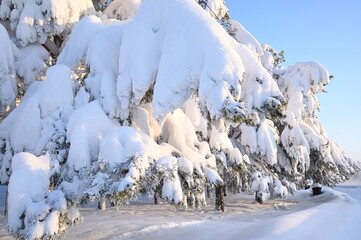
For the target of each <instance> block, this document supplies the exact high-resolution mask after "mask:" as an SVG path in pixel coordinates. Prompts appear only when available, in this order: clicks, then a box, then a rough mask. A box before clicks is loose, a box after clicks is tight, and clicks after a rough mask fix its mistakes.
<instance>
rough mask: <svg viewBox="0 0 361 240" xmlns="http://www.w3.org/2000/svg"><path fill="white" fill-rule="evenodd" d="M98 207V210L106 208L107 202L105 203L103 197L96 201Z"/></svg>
mask: <svg viewBox="0 0 361 240" xmlns="http://www.w3.org/2000/svg"><path fill="white" fill-rule="evenodd" d="M98 209H100V210H106V209H107V204H106V201H105V199H104V198H103V199H101V200H100V201H99V202H98Z"/></svg>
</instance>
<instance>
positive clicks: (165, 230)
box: [0, 186, 361, 240]
mask: <svg viewBox="0 0 361 240" xmlns="http://www.w3.org/2000/svg"><path fill="white" fill-rule="evenodd" d="M336 190H337V191H336ZM336 190H332V189H329V188H324V190H323V194H321V195H318V196H312V193H311V192H310V190H301V191H298V192H297V193H296V194H295V196H293V197H288V198H286V199H279V200H269V201H267V202H266V203H265V204H262V205H259V204H257V203H255V202H254V200H253V196H252V195H245V194H238V195H230V196H228V197H226V211H225V212H224V213H220V212H217V211H215V210H214V205H213V204H214V198H213V199H208V203H209V204H208V206H207V207H204V208H203V209H202V210H199V211H195V210H184V209H182V208H176V207H175V206H172V205H169V204H165V203H163V204H158V205H154V204H153V203H152V202H151V201H150V200H147V199H139V200H138V201H135V202H132V203H131V205H129V206H127V207H124V208H119V209H117V208H115V207H114V208H109V209H108V210H106V211H99V210H96V209H95V208H96V206H95V203H94V204H90V205H88V206H84V207H82V208H81V209H80V211H81V212H82V214H83V215H84V222H82V223H80V224H78V225H76V226H75V227H73V228H71V229H70V230H69V232H68V233H67V234H66V235H64V236H63V239H88V240H89V239H94V240H95V239H119V240H121V239H145V238H146V239H150V240H151V239H175V240H177V239H210V237H211V238H212V239H267V240H268V239H281V240H282V239H316V240H317V239H320V240H321V239H331V240H332V239H349V240H353V239H355V240H356V239H359V236H361V229H360V228H359V226H360V224H361V188H360V186H340V187H337V188H336ZM4 191H5V188H4V187H2V188H1V191H0V193H1V194H0V196H1V197H2V198H3V197H4V195H5V194H4ZM0 202H1V204H2V205H1V207H2V208H1V209H2V210H3V203H4V200H3V199H1V201H0ZM0 219H1V220H0V227H1V229H0V239H12V238H11V237H10V236H7V235H8V233H7V230H6V220H5V219H6V218H5V217H4V216H1V218H0ZM95 229H96V230H95Z"/></svg>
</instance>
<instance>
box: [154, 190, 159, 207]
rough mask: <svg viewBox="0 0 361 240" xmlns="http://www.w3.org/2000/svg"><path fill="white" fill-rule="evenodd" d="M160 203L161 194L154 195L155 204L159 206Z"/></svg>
mask: <svg viewBox="0 0 361 240" xmlns="http://www.w3.org/2000/svg"><path fill="white" fill-rule="evenodd" d="M159 203H160V197H159V193H157V192H156V193H154V204H159Z"/></svg>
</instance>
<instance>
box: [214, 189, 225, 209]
mask: <svg viewBox="0 0 361 240" xmlns="http://www.w3.org/2000/svg"><path fill="white" fill-rule="evenodd" d="M216 209H217V210H218V211H222V212H224V186H219V187H216Z"/></svg>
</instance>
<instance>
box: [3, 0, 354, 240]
mask: <svg viewBox="0 0 361 240" xmlns="http://www.w3.org/2000/svg"><path fill="white" fill-rule="evenodd" d="M13 2H14V1H2V3H1V17H2V18H3V19H5V20H6V21H7V22H9V23H10V24H11V27H10V28H11V29H12V30H13V31H16V32H17V33H16V38H15V39H17V40H16V44H18V45H15V44H14V43H12V42H11V40H10V38H9V36H8V34H7V32H10V33H11V32H12V31H11V30H10V28H9V27H5V28H4V27H2V26H0V34H1V35H0V41H1V43H4V44H1V45H0V48H1V50H3V51H2V52H1V53H2V55H0V63H1V65H0V66H5V67H3V68H2V69H0V74H1V75H0V77H1V78H0V83H4V84H3V85H1V84H0V94H1V95H0V100H1V104H0V106H1V111H2V112H4V111H5V112H6V109H8V108H15V110H13V111H12V112H11V113H10V114H9V115H8V116H7V117H6V118H5V119H4V120H3V121H2V122H1V123H0V149H1V151H0V166H1V171H0V177H1V182H2V183H8V182H9V179H10V183H11V181H12V179H14V178H17V177H16V176H18V175H16V173H15V171H14V170H15V169H16V168H15V169H14V167H13V164H14V160H13V159H15V158H13V157H14V156H17V155H16V154H23V153H22V152H27V153H26V154H25V155H24V156H25V157H24V161H37V160H36V159H37V157H39V156H42V155H44V154H48V155H47V156H48V157H49V158H50V159H49V163H48V167H49V168H50V169H51V171H48V172H47V174H48V176H47V180H44V179H45V177H44V178H42V179H43V180H44V181H43V180H42V183H44V182H45V185H46V184H48V185H49V184H50V185H51V186H52V187H53V189H54V190H55V191H54V192H57V193H59V194H51V193H49V194H45V192H46V186H45V185H42V187H41V194H40V195H39V196H40V197H39V198H37V199H36V201H35V202H37V203H39V204H42V205H44V206H48V207H49V206H50V208H51V209H53V210H54V211H60V210H59V209H58V208H54V206H52V205H51V204H52V203H48V202H47V200H46V198H47V197H48V198H49V196H50V195H54V196H55V195H56V196H57V197H56V199H57V201H63V200H64V201H66V208H71V207H73V206H74V205H77V204H81V203H83V202H85V201H88V200H97V201H102V202H104V201H105V200H108V201H110V202H112V203H114V204H127V203H128V202H129V201H130V200H132V199H134V198H136V197H137V196H138V195H139V194H145V195H148V196H154V195H158V196H160V197H161V198H162V199H163V200H166V201H168V202H171V203H174V204H177V205H182V206H187V207H190V208H200V207H201V206H203V205H204V204H205V203H206V201H205V192H206V189H207V187H208V188H215V187H223V186H224V185H226V186H227V188H228V190H229V189H231V190H232V192H237V191H238V189H240V188H242V189H243V190H246V191H249V192H252V193H254V194H255V197H256V199H257V200H258V201H259V202H263V201H265V200H266V199H267V198H270V197H283V196H285V195H286V194H287V193H288V192H290V193H292V192H294V191H295V188H296V187H295V186H296V185H297V187H301V186H303V184H304V182H305V180H306V179H308V178H311V179H313V180H315V181H319V182H321V183H323V184H326V185H334V184H336V183H338V182H340V181H344V180H346V179H347V178H349V177H350V176H351V175H352V174H353V173H355V172H356V171H357V170H358V167H357V166H356V164H355V163H354V162H353V161H352V160H351V159H349V158H347V157H346V156H345V154H344V153H343V152H342V150H341V149H340V148H339V147H338V146H337V145H336V144H335V143H333V142H332V141H331V140H329V139H328V137H327V135H326V133H325V131H324V129H323V128H322V125H321V124H320V122H319V121H318V119H317V111H318V108H319V105H318V102H317V98H316V97H315V94H316V93H318V92H322V91H323V85H324V84H327V83H328V79H329V75H328V73H327V71H326V70H325V69H324V68H323V67H322V66H321V65H320V64H318V63H298V64H295V65H293V66H290V67H289V68H287V69H284V68H283V67H282V63H283V62H284V57H283V52H279V53H278V52H277V51H275V50H274V49H273V48H272V47H270V46H268V45H263V46H262V45H260V44H259V43H258V41H257V40H256V39H255V38H254V37H253V36H252V35H251V34H250V33H249V32H248V31H247V30H246V29H244V28H243V26H242V25H241V24H240V23H237V22H235V21H228V19H227V18H228V15H227V12H228V10H227V8H226V7H225V3H224V1H221V0H215V1H193V0H182V1H181V0H158V1H150V0H148V1H135V0H128V1H125V0H123V1H112V2H111V3H110V2H108V1H93V2H95V4H97V7H96V8H97V9H98V10H102V9H104V8H102V7H101V4H103V5H102V6H107V7H106V8H105V9H104V10H103V11H104V12H100V11H99V12H97V15H98V16H95V15H91V16H85V15H88V14H90V13H95V11H94V7H93V5H92V4H91V2H90V0H89V1H85V0H84V1H80V2H77V4H78V5H77V4H75V2H74V1H63V2H62V4H63V5H61V4H60V2H58V1H52V0H48V1H45V0H43V1H40V0H39V1H35V2H33V3H34V4H32V5H31V3H30V2H31V1H22V2H21V1H20V3H19V4H17V5H16V4H12V3H13ZM17 2H19V1H17ZM89 2H90V5H89ZM197 2H198V3H199V4H200V5H198V4H197ZM57 4H59V5H57ZM72 4H75V5H72ZM108 4H109V5H108ZM202 7H203V8H204V9H205V10H206V11H207V12H208V13H207V12H205V11H204V9H202ZM64 8H65V9H64ZM40 9H43V10H44V11H41V14H40V13H39V11H40ZM50 9H51V10H50ZM69 9H71V10H72V11H73V12H72V11H70V10H69ZM30 10H32V11H30ZM62 10H64V11H62ZM36 12H37V13H39V14H36V16H35V17H38V18H34V19H36V21H35V22H34V23H32V24H29V26H28V27H27V29H28V30H29V31H24V26H23V23H24V21H23V20H24V19H25V18H26V16H28V15H29V13H31V14H33V15H34V14H35V13H36ZM16 14H18V15H16ZM10 15H14V17H12V18H10ZM33 15H29V16H33ZM33 17H34V16H33ZM108 17H109V18H112V17H115V18H118V20H115V19H108ZM80 18H82V19H80ZM133 18H134V19H133ZM219 19H221V20H222V19H223V20H226V21H227V24H228V25H227V28H229V29H228V30H229V31H228V32H231V33H233V34H232V35H233V37H232V36H230V35H229V33H227V31H226V30H225V29H224V28H223V26H222V25H221V24H220V22H219V21H217V20H219ZM41 21H44V25H41V27H38V25H37V24H38V22H41ZM221 22H222V21H221ZM75 23H76V24H75ZM5 25H6V24H5ZM73 25H75V26H73ZM5 29H6V30H7V31H6V30H5ZM57 36H59V37H60V38H61V40H64V39H65V38H67V39H66V41H64V42H63V47H62V48H61V49H62V50H61V51H60V52H59V55H58V54H57V53H55V52H54V51H52V50H51V48H49V45H47V43H46V41H47V40H50V41H53V43H54V44H55V46H56V47H55V49H60V46H59V44H57V43H56V42H55V41H56V39H57ZM180 36H181V37H180ZM30 43H32V44H30ZM40 44H43V45H42V46H44V47H45V49H47V50H48V51H50V53H51V55H52V58H53V59H51V58H50V59H51V61H48V59H49V53H48V52H47V51H45V53H46V54H39V53H44V47H42V46H41V45H40ZM20 45H26V46H24V47H22V46H20ZM30 46H31V48H30ZM25 49H27V50H25ZM22 51H23V52H24V53H25V51H34V53H35V52H36V53H37V54H34V55H32V56H33V57H29V59H30V60H34V58H35V59H36V61H35V60H34V61H33V62H34V65H35V66H37V67H36V68H34V69H36V71H35V72H31V73H29V71H27V69H26V68H24V67H22V68H20V67H17V66H20V65H24V64H21V63H24V61H30V60H26V59H28V58H27V57H26V56H25V54H18V55H17V52H22ZM3 53H4V54H3ZM17 56H20V57H17ZM17 63H18V64H17ZM35 63H36V64H35ZM34 65H33V66H34ZM13 66H15V67H13ZM48 66H51V67H49V68H48V69H47V71H46V74H43V73H42V72H43V71H45V69H46V68H47V67H48ZM39 76H40V77H39ZM22 78H23V79H22ZM35 80H42V81H35ZM19 83H20V85H19ZM22 84H23V85H24V86H25V85H26V86H29V87H26V88H25V87H24V88H23V90H22V91H23V92H25V94H24V97H23V98H21V97H19V96H21V95H22V94H19V93H18V92H19V90H18V89H21V85H22ZM17 85H18V86H17ZM19 86H20V87H19ZM16 99H18V101H19V102H20V103H19V105H18V106H17V107H15V100H16ZM8 112H9V111H7V112H6V113H1V114H2V116H5V115H6V114H7V113H8ZM27 154H32V155H27ZM33 155H35V156H37V157H35V156H33ZM14 174H15V175H14ZM11 188H12V189H13V190H14V187H11ZM219 190H220V191H219V192H220V195H219V196H222V192H223V190H222V189H221V188H219ZM54 198H55V197H54ZM219 200H220V201H219V203H220V204H219V205H220V209H221V210H222V199H221V198H220V199H219ZM15 202H16V201H15V200H14V203H15ZM223 203H224V202H223ZM49 204H50V205H49ZM63 210H64V214H65V212H67V210H65V208H64V209H63V208H61V211H63ZM48 213H49V214H50V215H52V213H50V212H49V211H48V212H47V213H46V214H48ZM39 214H40V215H41V216H43V215H44V214H45V213H44V211H39ZM46 214H45V215H46ZM35 215H36V214H35ZM40 215H39V216H40ZM50 215H46V216H47V217H48V216H50ZM60 215H61V214H60ZM60 215H59V216H60ZM13 216H14V215H13V214H11V216H10V217H13ZM20 216H22V215H20ZM33 216H34V215H33V214H32V213H30V212H27V211H25V213H24V218H26V219H30V218H31V219H35V220H34V221H33V220H32V221H31V223H32V224H33V223H36V224H38V222H42V221H44V219H46V218H41V219H40V218H36V217H33ZM36 216H38V215H36ZM36 224H35V225H36ZM29 226H33V225H29ZM21 229H23V228H21ZM13 233H14V234H17V235H18V236H20V237H28V235H24V232H22V230H19V229H18V228H16V229H15V228H14V231H13ZM54 234H55V235H56V234H58V231H50V232H46V233H43V232H42V233H41V234H40V233H39V235H36V237H38V238H51V237H52V235H54ZM31 236H35V235H31ZM31 236H30V235H29V238H30V237H31Z"/></svg>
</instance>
